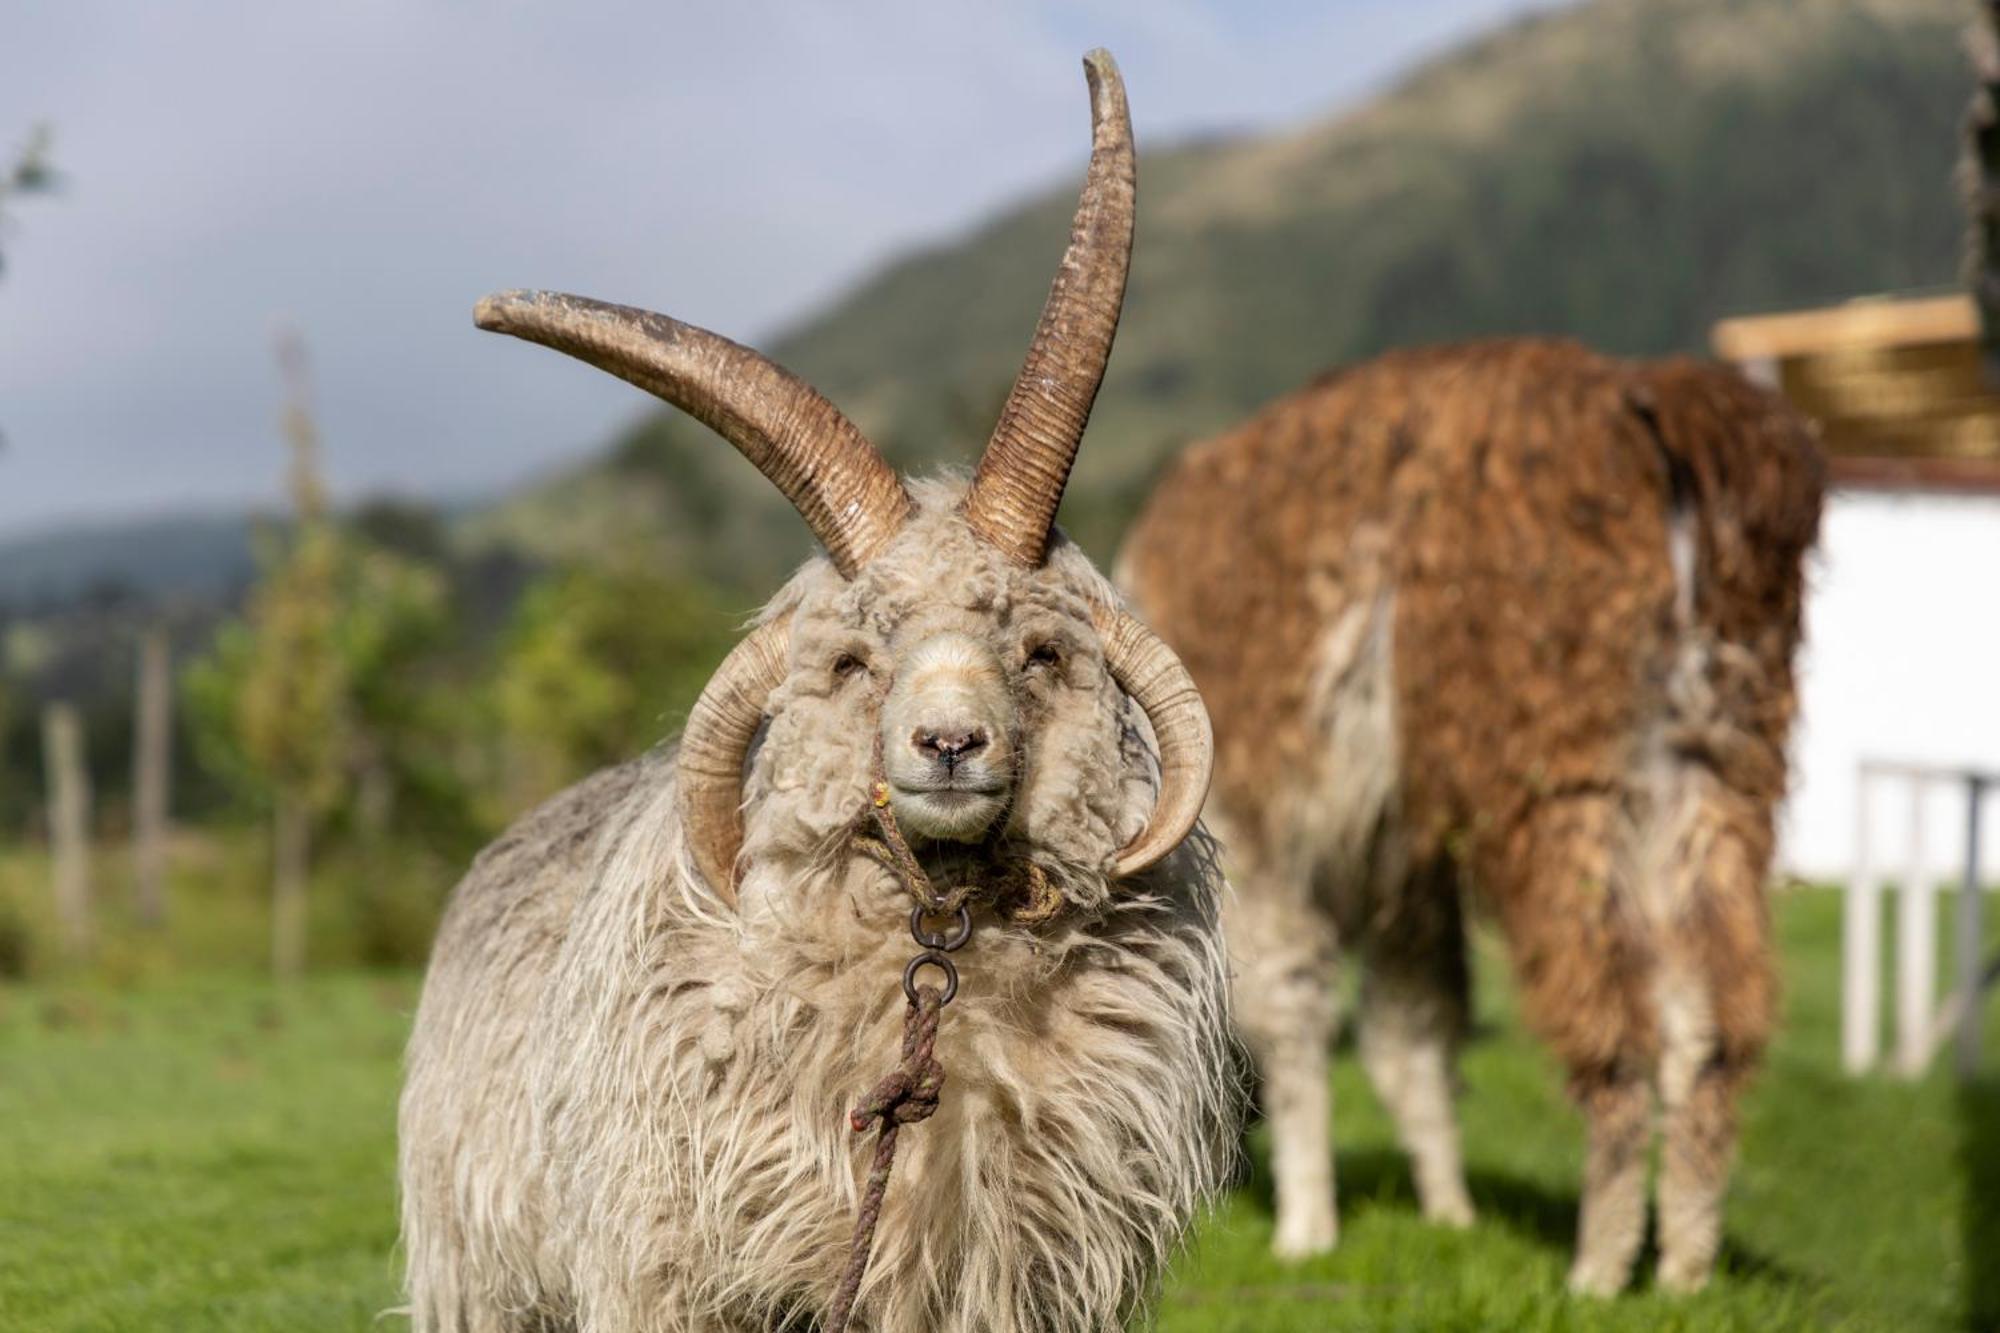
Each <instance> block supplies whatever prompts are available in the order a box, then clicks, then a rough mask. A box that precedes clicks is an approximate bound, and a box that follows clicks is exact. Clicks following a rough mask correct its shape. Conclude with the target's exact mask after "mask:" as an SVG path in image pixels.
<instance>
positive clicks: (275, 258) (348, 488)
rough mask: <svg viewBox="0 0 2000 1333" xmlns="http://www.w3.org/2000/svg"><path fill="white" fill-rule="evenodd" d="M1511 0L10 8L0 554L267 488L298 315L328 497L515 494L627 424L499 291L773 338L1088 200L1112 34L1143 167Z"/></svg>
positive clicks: (1391, 66) (1295, 113)
mask: <svg viewBox="0 0 2000 1333" xmlns="http://www.w3.org/2000/svg"><path fill="white" fill-rule="evenodd" d="M1528 5H1529V0H1332V2H1331V3H1328V2H1324V0H1322V2H1319V3H1315V2H1314V0H1273V2H1272V3H1266V4H1261V5H1253V4H1241V3H1232V2H1231V0H1091V2H1090V3H1081V4H1068V5H1053V4H1048V5H1030V4H1012V5H994V4H984V3H953V2H949V0H945V2H941V0H908V2H907V3H904V2H903V0H883V2H879V3H878V2H873V0H871V2H869V3H858V4H857V3H846V4H839V5H834V4H815V3H795V4H789V5H777V4H767V3H760V2H758V0H750V2H748V3H745V2H742V0H732V2H731V3H706V2H705V3H700V4H673V3H667V4H663V3H660V2H659V0H652V3H644V4H640V3H633V4H622V3H588V4H586V3H565V4H556V3H547V4H528V3H512V4H482V5H474V4H471V3H444V2H443V0H429V2H419V0H396V2H395V3H390V2H389V0H372V2H371V0H357V2H355V3H340V4H312V5H307V4H293V3H275V2H274V0H255V2H250V3H191V4H175V5H162V4H156V3H147V2H146V0H125V2H124V3H88V2H86V0H65V2H64V3H60V4H55V3H51V4H42V5H33V6H16V7H13V8H12V10H11V12H10V13H9V15H8V17H7V19H6V20H5V32H4V43H0V147H6V148H9V149H11V148H12V147H13V146H16V145H18V144H19V143H20V142H22V141H24V140H25V138H26V136H27V133H28V131H29V129H30V127H31V126H32V125H34V124H35V123H37V122H41V121H46V122H48V123H49V124H50V125H52V126H53V127H54V130H55V135H56V139H55V158H56V163H57V165H58V167H59V168H60V169H61V171H62V173H63V175H64V177H65V178H66V183H65V186H64V189H63V190H62V192H61V193H60V194H58V195H56V196H53V197H46V198H36V199H29V200H23V201H21V202H20V204H19V206H18V207H17V208H16V209H15V210H14V213H15V220H14V224H13V225H12V227H11V228H10V231H9V233H8V234H7V235H6V237H5V238H4V253H5V256H6V264H7V267H6V272H5V274H4V275H3V276H0V431H4V432H5V435H6V438H7V448H6V450H5V452H4V453H0V536H4V535H10V534H15V533H21V532H26V531H31V530H36V529H41V528H46V527H49V526H53V525H58V524H61V523H65V522H68V521H73V520H75V519H78V518H83V517H111V516H120V515H126V514H132V513H137V512H146V511H153V510H173V509H188V508H222V507H233V506H239V505H242V504H244V503H259V502H267V501H269V500H271V499H272V498H273V497H275V496H276V495H277V494H278V491H279V478H280V475H281V467H280V452H279V446H278V443H277V437H276V430H275V425H274V422H275V418H276V413H277V395H278V388H277V377H276V373H275V371H274V369H273V361H272V354H271V339H272V333H273V330H274V329H275V328H277V327H278V326H279V325H280V324H281V323H289V324H292V325H294V326H296V327H297V328H299V329H300V330H301V331H302V332H303V333H304V334H305V336H306V338H307V340H308V342H309V344H310V346H311V349H312V353H313V359H314V367H315V374H316V377H317V380H318V398H319V407H320V413H321V419H322V425H323V427H324V430H325V434H326V437H327V449H328V454H329V467H330V470H331V472H332V474H333V477H334V481H335V484H336V486H337V488H338V489H339V490H340V492H341V493H343V494H344V495H347V496H350V497H352V496H354V495H357V494H361V493H363V492H367V491H373V490H380V489H394V490H399V491H404V492H419V493H424V494H429V495H436V496H446V497H452V496H468V495H478V494H484V493H490V492H494V491H497V490H499V489H501V488H503V487H504V486H506V485H508V484H510V483H512V482H514V481H517V480H519V479H520V478H522V477H523V476H525V475H527V474H529V473H531V472H533V471H534V470H535V469H537V468H540V467H546V466H548V465H549V464H551V463H553V462H555V461H556V460H559V459H561V458H564V457H567V456H573V455H575V454H577V453H579V452H581V451H584V450H587V449H589V448H591V447H593V446H595V445H597V444H599V443H601V442H602V441H603V439H604V438H605V436H606V434H607V432H608V431H610V430H611V429H612V428H614V427H615V426H616V425H617V424H618V423H619V422H620V421H621V420H622V419H624V418H627V417H629V416H630V415H632V414H633V413H635V412H636V411H637V410H638V409H639V407H640V406H641V400H640V399H638V397H637V396H636V395H635V394H634V393H633V392H632V391H630V390H626V389H624V388H622V387H621V386H618V385H616V384H614V383H612V382H611V381H609V380H607V379H605V378H604V377H602V376H600V375H597V374H595V373H593V372H590V371H588V370H587V369H585V368H582V367H572V366H569V365H566V364H563V363H562V362H561V361H560V360H559V359H558V358H555V357H548V356H541V357H534V356H527V355H521V354H518V353H519V350H520V349H514V348H509V347H506V346H503V345H501V344H500V343H498V342H496V340H494V339H493V338H491V337H490V336H485V335H480V334H478V333H476V332H475V331H474V330H473V328H472V326H471V322H470V311H471V307H472V303H473V301H474V300H475V299H476V298H477V297H478V296H479V295H481V294H482V293H484V292H487V291H490V290H494V289H497V288H505V287H517V286H533V287H555V288H561V289H565V290H571V291H578V292H583V293H587V294H591V295H598V296H604V297H607V298H610V299H614V300H619V301H624V302H627V303H632V304H639V305H647V306H651V307H653V308H655V309H659V310H664V311H667V312H669V313H671V314H674V315H676V316H679V317H680V318H683V319H688V320H691V321H694V322H696V323H700V324H705V325H708V326H710V327H712V328H715V329H717V330H719V331H722V332H725V333H728V334H731V335H733V336H736V337H739V338H745V339H750V340H756V339H758V338H761V337H767V336H768V335H770V334H771V333H773V332H774V331H776V330H779V329H782V328H783V327H784V326H785V325H786V323H787V322H789V321H791V320H794V319H797V318H798V317H800V316H801V315H803V314H805V313H807V312H808V311H810V310H811V309H812V308H813V307H815V306H816V305H820V304H823V303H824V302H826V301H827V300H829V299H830V298H832V297H834V296H836V295H837V294H838V293H839V292H840V291H841V290H842V289H843V288H845V287H847V286H849V285H850V284H852V283H854V282H855V281H857V280H858V279H859V278H861V277H863V276H865V275H866V274H867V273H868V272H869V271H870V270H871V269H872V268H873V267H874V266H876V265H877V264H879V263H881V262H883V261H884V260H886V259H887V258H889V257H890V256H892V255H894V254H895V253H896V252H897V251H899V250H900V249H902V248H903V247H906V246H908V245H910V244H911V243H913V242H921V241H936V240H940V239H945V238H948V237H950V236H952V235H953V234H954V233H956V232H958V231H960V230H962V229H964V228H965V227H967V226H969V225H971V224H973V223H975V222H976V221H978V220H979V219H980V218H981V217H983V216H984V215H986V214H987V213H989V212H990V211H991V210H993V209H994V208H996V207H998V206H1001V205H1004V204H1006V203H1008V202H1010V201H1012V200H1014V199H1017V198H1019V197H1021V196H1022V195H1024V194H1026V193H1028V192H1032V191H1035V190H1038V189H1041V188H1045V187H1047V186H1050V185H1053V184H1058V183H1067V182H1069V181H1071V180H1072V179H1073V178H1076V177H1078V176H1079V173H1080V171H1081V168H1082V162H1083V157H1084V153H1085V150H1086V148H1087V144H1088V137H1087V136H1088V110H1087V103H1086V99H1085V94H1084V89H1083V79H1082V74H1081V71H1080V66H1079V64H1078V58H1079V56H1080V55H1081V54H1082V52H1083V51H1084V50H1085V49H1087V48H1088V47H1090V46H1092V45H1096V44H1103V45H1106V46H1108V47H1110V48H1111V50H1112V51H1113V53H1114V54H1115V55H1116V56H1117V57H1118V59H1119V61H1120V63H1121V65H1122V67H1123V69H1124V71H1125V76H1126V82H1127V85H1128V87H1129V89H1130V92H1131V96H1132V105H1133V118H1134V121H1135V124H1136V127H1137V131H1138V134H1139V137H1140V139H1141V142H1142V143H1144V142H1149V141H1150V142H1153V143H1160V142H1164V141H1168V140H1171V139H1174V138H1178V137H1181V136H1184V135H1187V134H1190V133H1195V132H1200V131H1207V130H1214V129H1252V128H1259V127H1268V126H1274V125H1283V124H1286V123H1289V122H1292V121H1296V120H1298V119H1301V118H1303V117H1305V116H1308V115H1312V114H1316V113H1322V112H1324V111H1326V110H1328V109H1330V108H1334V107H1337V106H1339V105H1341V104H1342V103H1343V102H1346V101H1350V100H1352V99H1353V98H1355V97H1356V96H1358V95H1359V94H1361V93H1362V92H1365V91H1366V90H1367V89H1369V88H1371V87H1376V86H1379V85H1380V84H1381V83H1382V82H1383V81H1384V80H1385V79H1387V78H1390V77H1392V76H1393V75H1394V74H1395V72H1396V71H1398V70H1399V69H1401V68H1403V67H1404V66H1406V65H1407V64H1408V63H1409V62H1410V61H1411V60H1412V59H1414V58H1417V57H1419V56H1421V55H1423V54H1427V53H1429V52H1432V51H1435V50H1437V49H1439V48H1440V47H1441V46H1444V45H1446V44H1448V43H1450V42H1451V41H1453V40H1455V39H1457V38H1458V37H1461V36H1463V35H1466V34H1468V33H1470V32H1473V31H1475V30H1478V29H1480V28H1483V27H1486V26H1489V25H1491V24H1494V23H1496V22H1498V21H1500V20H1501V19H1503V18H1505V17H1506V16H1508V15H1509V14H1511V13H1514V12H1517V11H1519V10H1521V9H1524V8H1527V7H1528ZM1055 258H1056V255H1055V253H1054V252H1053V251H1052V252H1051V254H1050V262H1051V265H1053V263H1054V261H1055ZM946 314H947V312H940V317H941V318H942V317H945V316H946Z"/></svg>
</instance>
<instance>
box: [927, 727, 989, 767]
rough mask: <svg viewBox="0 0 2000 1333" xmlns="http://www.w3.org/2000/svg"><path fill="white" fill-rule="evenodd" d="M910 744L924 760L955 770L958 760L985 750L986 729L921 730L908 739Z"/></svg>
mask: <svg viewBox="0 0 2000 1333" xmlns="http://www.w3.org/2000/svg"><path fill="white" fill-rule="evenodd" d="M910 744H912V745H914V746H916V747H917V753H918V754H921V755H923V756H924V757H925V758H926V759H931V760H935V761H936V762H938V763H941V764H943V765H944V766H945V767H946V768H956V767H957V766H958V761H959V760H961V759H963V758H965V757H966V756H967V755H973V754H977V753H979V751H981V750H983V749H985V748H986V728H984V727H951V728H945V729H942V730H923V731H919V732H917V734H916V735H914V736H912V737H910Z"/></svg>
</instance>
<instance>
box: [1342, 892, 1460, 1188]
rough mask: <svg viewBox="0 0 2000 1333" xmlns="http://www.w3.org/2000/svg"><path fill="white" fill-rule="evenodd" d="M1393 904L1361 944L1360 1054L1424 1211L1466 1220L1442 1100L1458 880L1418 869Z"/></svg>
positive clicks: (1451, 1031)
mask: <svg viewBox="0 0 2000 1333" xmlns="http://www.w3.org/2000/svg"><path fill="white" fill-rule="evenodd" d="M1398 908H1399V910H1398V911H1397V912H1396V914H1395V916H1394V918H1393V919H1392V920H1391V921H1390V922H1389V923H1388V924H1387V925H1386V926H1385V927H1383V928H1381V929H1379V930H1376V931H1374V932H1372V933H1371V934H1370V936H1369V937H1368V938H1367V939H1366V940H1365V941H1364V942H1363V945H1362V950H1363V956H1364V967H1365V971H1364V973H1363V976H1362V983H1361V1031H1360V1042H1361V1061H1362V1064H1363V1065H1364V1066H1365V1067H1366V1068H1367V1070H1368V1077H1369V1080H1370V1082H1372V1083H1373V1084H1374V1086H1375V1093H1376V1095H1377V1096H1379V1097H1380V1098H1381V1099H1382V1101H1383V1102H1384V1103H1385V1104H1386V1105H1387V1106H1388V1108H1389V1112H1390V1114H1391V1115H1392V1116H1393V1117H1394V1118H1395V1121H1396V1135H1397V1137H1398V1139H1400V1140H1401V1142H1402V1145H1403V1150H1404V1151H1405V1152H1407V1153H1408V1154H1409V1155H1410V1167H1411V1173H1412V1175H1413V1176H1414V1177H1415V1178H1416V1185H1417V1201H1418V1203H1419V1205H1420V1206H1421V1207H1422V1208H1423V1212H1424V1217H1425V1218H1426V1219H1428V1220H1430V1221H1432V1222H1437V1223H1441V1224H1443V1225H1446V1226H1453V1227H1463V1226H1470V1225H1471V1223H1472V1199H1471V1196H1470V1195H1469V1194H1468V1193H1467V1192H1466V1188H1465V1165H1464V1161H1463V1159H1462V1157H1461V1155H1460V1151H1459V1136H1458V1117H1457V1114H1456V1112H1455V1110H1454V1108H1453V1105H1452V1103H1453V1099H1454V1094H1455V1092H1456V1088H1457V1069H1456V1064H1457V1058H1458V1043H1459V1038H1460V1037H1461V1035H1462V1034H1463V1032H1464V1030H1465V1018H1466V1007H1467V993H1466V992H1467V983H1468V977H1467V972H1466V956H1465V929H1464V923H1463V920H1462V918H1461V914H1460V905H1459V897H1458V886H1457V884H1456V883H1455V882H1454V878H1453V877H1452V876H1451V875H1450V874H1449V873H1448V872H1443V871H1440V872H1437V873H1426V874H1420V875H1418V876H1416V877H1415V878H1414V879H1413V880H1412V881H1411V884H1410V886H1409V890H1408V893H1407V894H1406V895H1405V896H1404V897H1403V899H1402V901H1401V902H1400V903H1399V904H1398Z"/></svg>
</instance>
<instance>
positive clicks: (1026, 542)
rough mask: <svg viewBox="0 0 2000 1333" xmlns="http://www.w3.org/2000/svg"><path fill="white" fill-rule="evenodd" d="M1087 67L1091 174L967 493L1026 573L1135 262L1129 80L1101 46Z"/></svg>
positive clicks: (974, 515) (982, 531)
mask: <svg viewBox="0 0 2000 1333" xmlns="http://www.w3.org/2000/svg"><path fill="white" fill-rule="evenodd" d="M1083 70H1084V74H1085V76H1086V77H1087V78H1088V79H1089V81H1090V118H1091V125H1092V144H1091V151H1090V171H1089V174H1088V175H1087V176H1086V177H1085V178H1084V182H1083V197H1082V199H1081V200H1079V201H1078V203H1077V206H1076V221H1075V222H1074V223H1072V224H1071V227H1070V235H1069V249H1068V250H1067V251H1066V252H1065V253H1064V254H1063V261H1062V268H1061V269H1059V270H1058V271H1057V272H1056V280H1055V284H1054V285H1053V286H1052V287H1050V289H1049V299H1048V302H1047V303H1046V304H1045V305H1044V306H1043V307H1042V319H1041V323H1040V324H1039V325H1037V326H1036V328H1035V340H1034V342H1033V343H1032V344H1030V345H1029V348H1028V358H1027V360H1026V361H1025V362H1023V363H1022V366H1021V373H1020V375H1019V377H1017V378H1016V379H1015V381H1014V387H1013V389H1012V390H1011V391H1009V393H1008V394H1007V404H1006V406H1005V407H1003V408H1001V410H1000V422H999V424H998V425H996V426H995V427H994V428H993V438H992V439H991V440H989V441H988V442H987V445H986V453H985V455H984V456H983V457H981V458H980V460H979V471H978V472H977V473H976V474H974V476H973V478H972V489H971V490H970V491H969V492H968V493H967V494H966V497H965V518H966V522H967V523H969V524H970V525H971V526H972V529H973V531H975V532H977V533H978V534H979V535H980V536H982V537H984V538H985V539H986V540H987V541H988V542H990V543H992V544H993V545H994V546H997V547H999V548H1000V549H1001V550H1002V551H1004V552H1006V553H1007V555H1008V556H1009V557H1010V558H1011V559H1012V560H1013V561H1014V562H1015V563H1016V564H1020V565H1024V566H1026V567H1027V568H1030V569H1033V568H1034V567H1036V566H1037V565H1039V564H1041V563H1042V556H1043V555H1044V554H1045V553H1046V552H1047V550H1048V544H1049V529H1050V527H1051V526H1052V525H1053V524H1054V523H1055V519H1056V507H1057V506H1058V505H1060V504H1061V503H1062V493H1063V486H1064V485H1065V484H1066V483H1067V482H1068V481H1069V470H1070V465H1071V464H1072V463H1074V462H1075V461H1076V450H1077V446H1078V445H1079V444H1080V443H1082V441H1083V428H1084V425H1085V423H1087V422H1088V421H1089V420H1090V406H1091V404H1092V403H1093V402H1095V401H1096V400H1097V386H1098V384H1099V382H1100V381H1102V380H1103V378H1104V365H1105V363H1106V362H1107V361H1109V360H1110V359H1111V339H1112V337H1113V335H1115V334H1116V333H1117V332H1118V311H1119V309H1120V307H1121V306H1122V305H1123V304H1124V301H1125V271H1126V268H1127V266H1128V264H1129V263H1130V261H1131V258H1132V219H1133V207H1134V201H1135V198H1136V196H1137V191H1138V182H1137V169H1136V167H1135V165H1134V163H1133V152H1132V118H1131V114H1130V112H1129V111H1128V110H1127V109H1126V106H1125V84H1124V82H1123V80H1121V79H1120V78H1119V77H1118V66H1117V65H1116V64H1114V63H1113V62H1112V59H1111V55H1110V53H1109V52H1107V51H1101V50H1100V51H1092V52H1091V53H1090V54H1089V55H1087V56H1085V57H1084V58H1083Z"/></svg>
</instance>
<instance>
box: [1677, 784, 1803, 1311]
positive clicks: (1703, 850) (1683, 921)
mask: <svg viewBox="0 0 2000 1333" xmlns="http://www.w3.org/2000/svg"><path fill="white" fill-rule="evenodd" d="M1697 797H1698V798H1697V799H1696V800H1694V801H1692V802H1688V803H1687V804H1686V805H1684V806H1683V809H1687V810H1690V811H1691V812H1692V813H1691V817H1690V818H1688V819H1687V820H1686V828H1685V832H1684V834H1683V835H1682V836H1681V837H1680V838H1679V839H1677V840H1676V842H1675V844H1674V845H1675V848H1676V851H1677V853H1678V855H1677V856H1675V857H1674V858H1673V859H1672V860H1671V862H1670V864H1671V865H1672V866H1673V867H1674V868H1675V869H1674V872H1673V873H1674V874H1675V875H1676V876H1677V877H1679V876H1684V877H1685V878H1684V879H1683V883H1682V884H1681V885H1670V886H1669V887H1670V888H1673V889H1678V890H1679V891H1678V892H1675V893H1673V894H1672V895H1671V896H1670V898H1669V901H1670V902H1671V904H1672V906H1673V908H1674V911H1673V915H1672V919H1671V921H1670V923H1669V925H1668V927H1667V928H1666V930H1665V931H1664V932H1663V935H1664V947H1663V949H1662V961H1661V966H1660V970H1659V980H1658V982H1657V984H1656V987H1655V990H1656V996H1657V999H1658V1003H1659V1009H1660V1012H1659V1031H1660V1071H1659V1085H1660V1100H1661V1102H1662V1105H1663V1107H1664V1117H1663V1119H1664V1127H1663V1136H1662V1137H1663V1146H1662V1150H1661V1157H1660V1180H1659V1226H1660V1267H1659V1282H1660V1286H1661V1287H1663V1288H1665V1289H1667V1290H1670V1291H1697V1290H1699V1289H1700V1288H1701V1287H1702V1286H1704V1285H1705V1284H1706V1283H1707V1282H1708V1278H1709V1274H1710V1272H1711V1271H1712V1270H1713V1269H1714V1267H1715V1256H1716V1252H1717V1251H1718V1250H1719V1249H1720V1247H1721V1244H1722V1206H1723V1199H1724V1196H1725V1195H1726V1193H1727V1192H1728V1186H1729V1174H1730V1167H1731V1164H1732V1162H1733V1159H1734V1157H1735V1149H1736V1099H1737V1094H1738V1092H1739V1091H1740V1089H1741V1086H1742V1084H1743V1081H1744V1079H1745V1078H1746V1077H1747V1076H1748V1074H1749V1073H1750V1071H1751V1070H1752V1069H1753V1068H1755V1066H1756V1064H1757V1062H1758V1060H1759V1058H1760V1057H1761V1055H1762V1053H1763V1049H1764V1045H1765V1043H1766V1042H1767V1041H1768V1039H1769V1037H1770V1031H1771V1026H1772V1018H1773V1012H1774V1010H1775V1007H1776V1005H1775V995H1776V989H1777V986H1776V979H1775V976H1774V974H1773V968H1772V964H1771V945H1770V920H1769V913H1768V908H1767V905H1766V903H1765V901H1764V888H1763V880H1764V869H1765V865H1766V863H1767V861H1768V856H1769V852H1768V848H1769V820H1768V817H1765V818H1761V819H1760V818H1758V817H1757V813H1756V808H1755V807H1754V806H1752V805H1751V804H1750V803H1749V802H1746V801H1742V800H1738V799H1735V798H1732V797H1731V796H1730V795H1729V794H1728V793H1725V792H1722V791H1720V790H1717V789H1715V788H1714V787H1713V786H1712V784H1704V785H1703V787H1702V788H1699V789H1698V790H1697Z"/></svg>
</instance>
